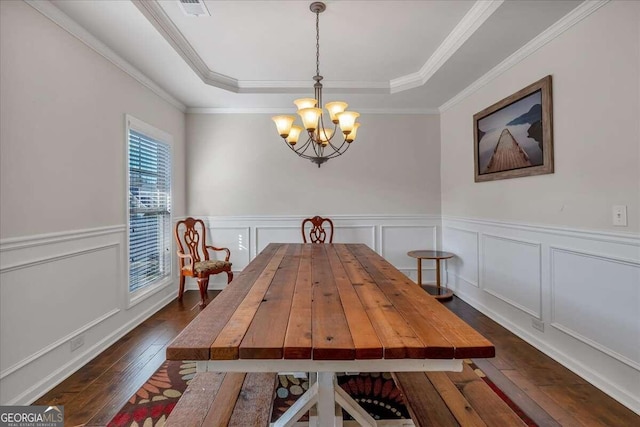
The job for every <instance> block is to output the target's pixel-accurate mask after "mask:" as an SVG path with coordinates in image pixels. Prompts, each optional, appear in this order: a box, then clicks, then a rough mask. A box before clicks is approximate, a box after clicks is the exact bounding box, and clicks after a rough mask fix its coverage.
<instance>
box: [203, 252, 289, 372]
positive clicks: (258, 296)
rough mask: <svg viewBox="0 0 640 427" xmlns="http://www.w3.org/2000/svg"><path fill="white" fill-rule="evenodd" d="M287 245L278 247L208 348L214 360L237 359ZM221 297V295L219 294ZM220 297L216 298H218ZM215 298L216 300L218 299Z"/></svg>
mask: <svg viewBox="0 0 640 427" xmlns="http://www.w3.org/2000/svg"><path fill="white" fill-rule="evenodd" d="M288 247H289V245H282V246H280V247H279V248H278V249H277V251H276V253H275V255H274V256H273V258H271V260H270V261H269V263H268V264H267V265H266V267H265V268H264V270H263V271H262V273H260V276H258V278H257V279H256V280H255V282H254V283H253V286H252V287H251V289H250V290H249V292H248V293H247V295H246V296H245V297H244V299H243V300H242V302H241V303H240V305H238V306H237V308H236V310H235V311H234V313H233V315H232V316H231V318H230V319H229V321H228V322H227V324H226V325H225V326H224V328H222V330H221V331H220V333H219V334H218V336H217V337H216V339H215V341H213V344H211V348H210V350H209V351H210V357H211V359H214V360H233V359H238V357H239V346H240V343H241V342H242V339H243V338H244V335H245V333H246V332H247V329H248V328H249V325H251V321H252V320H253V317H254V316H255V314H256V311H257V310H258V307H260V303H261V302H262V299H263V298H264V295H265V293H266V292H267V289H269V286H270V285H271V281H272V280H273V277H274V276H275V274H276V272H277V271H278V267H279V266H280V263H281V262H282V260H283V258H284V255H285V253H286V251H287V249H288ZM221 295H222V294H221ZM219 297H220V296H218V298H219ZM218 298H216V299H218ZM214 301H215V300H214Z"/></svg>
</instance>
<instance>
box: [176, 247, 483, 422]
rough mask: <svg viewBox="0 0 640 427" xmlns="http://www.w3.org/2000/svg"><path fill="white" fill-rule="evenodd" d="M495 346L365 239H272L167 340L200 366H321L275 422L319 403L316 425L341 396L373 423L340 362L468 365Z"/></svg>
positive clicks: (388, 368)
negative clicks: (342, 383) (340, 378)
mask: <svg viewBox="0 0 640 427" xmlns="http://www.w3.org/2000/svg"><path fill="white" fill-rule="evenodd" d="M494 355H495V349H494V347H493V345H492V344H491V343H490V342H489V341H488V340H487V339H486V338H484V337H483V336H482V335H480V334H479V333H478V332H477V331H475V330H474V329H473V328H471V327H470V326H469V325H467V324H466V323H465V322H464V321H462V320H461V319H460V318H458V317H457V316H456V315H455V314H453V313H452V312H451V311H449V310H448V309H447V308H446V307H444V306H443V305H442V304H441V303H440V302H438V301H437V300H436V299H434V298H433V297H432V296H430V295H429V294H427V293H426V292H424V291H423V290H422V289H420V288H418V287H417V286H415V284H414V283H413V282H412V281H411V280H410V279H409V278H408V277H407V276H405V275H404V274H403V273H402V272H400V271H399V270H397V269H396V268H395V267H394V266H392V265H391V264H390V263H389V262H388V261H386V260H385V259H384V258H382V257H381V256H380V255H378V254H377V253H376V252H374V251H373V250H372V249H370V248H369V247H368V246H366V245H364V244H280V243H272V244H269V245H268V246H267V247H266V248H265V249H264V250H263V251H262V252H261V253H260V254H259V255H258V256H257V257H256V258H255V259H254V260H253V261H252V262H251V263H250V264H249V265H248V266H247V267H246V268H245V269H244V271H243V272H242V273H241V274H239V275H238V276H236V278H235V279H234V280H233V282H231V284H229V285H228V286H227V287H226V288H225V289H224V290H223V291H222V292H221V293H220V294H219V295H218V296H217V297H216V298H215V299H213V300H212V301H211V302H210V303H209V305H208V306H207V307H206V308H205V309H204V310H203V311H202V312H201V313H200V314H199V315H198V316H197V317H196V318H195V319H194V320H193V321H192V322H191V323H190V324H189V325H188V326H187V327H186V328H185V329H184V330H183V331H182V332H181V333H180V334H179V335H178V337H176V339H175V340H174V341H173V342H172V343H171V345H170V346H169V347H168V348H167V359H169V360H195V361H196V362H197V367H198V370H199V371H219V372H292V371H296V372H297V371H299V372H314V373H317V381H316V382H315V383H314V384H313V385H311V386H310V387H309V389H308V390H307V391H306V393H305V394H303V395H302V396H301V397H300V398H299V399H298V400H297V401H296V403H295V404H294V405H293V406H291V408H289V410H288V411H287V412H285V414H284V415H283V416H282V417H281V418H280V419H279V420H277V422H276V423H275V424H274V425H276V426H288V425H292V424H293V423H294V422H295V421H296V420H297V419H299V418H300V417H301V416H302V415H303V414H304V413H305V412H307V411H308V410H309V409H310V408H311V407H313V406H315V407H316V410H317V419H318V424H319V425H321V426H333V425H336V424H334V423H336V413H337V412H339V411H337V409H338V407H337V406H336V405H338V406H339V407H341V408H343V409H344V410H346V411H347V412H348V413H349V414H351V416H352V417H353V418H354V419H355V420H356V421H357V422H359V423H360V424H361V425H365V426H367V425H370V426H375V425H376V421H375V420H374V419H373V418H372V417H371V416H370V415H369V414H367V413H366V411H364V409H362V408H361V407H360V406H359V405H358V404H357V402H355V401H354V400H353V399H352V398H351V397H350V396H349V395H348V394H347V393H346V392H345V391H343V390H342V388H341V387H339V386H338V385H337V384H336V375H335V373H336V372H412V371H461V370H462V362H463V359H466V358H486V357H493V356H494ZM338 424H339V423H338Z"/></svg>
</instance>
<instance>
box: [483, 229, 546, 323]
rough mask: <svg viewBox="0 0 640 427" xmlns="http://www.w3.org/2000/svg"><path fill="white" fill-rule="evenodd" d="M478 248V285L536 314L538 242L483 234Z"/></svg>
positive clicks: (529, 312) (539, 285) (538, 283)
mask: <svg viewBox="0 0 640 427" xmlns="http://www.w3.org/2000/svg"><path fill="white" fill-rule="evenodd" d="M482 249H483V263H482V282H481V283H482V288H483V289H484V290H485V291H486V292H489V293H490V294H492V295H494V296H496V297H498V298H500V299H501V300H503V301H505V302H506V303H508V304H511V305H513V306H514V307H517V308H519V309H520V310H522V311H524V312H525V313H528V314H530V315H532V316H535V317H537V318H540V317H541V316H542V315H541V302H540V298H541V297H540V293H541V286H542V285H541V281H540V280H541V277H540V276H541V273H540V268H541V253H540V244H539V243H530V242H526V241H522V240H514V239H508V238H504V237H500V236H493V235H488V234H483V235H482Z"/></svg>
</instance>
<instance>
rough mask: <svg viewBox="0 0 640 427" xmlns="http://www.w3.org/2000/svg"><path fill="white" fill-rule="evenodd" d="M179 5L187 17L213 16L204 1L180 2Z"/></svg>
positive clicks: (187, 0) (189, 0)
mask: <svg viewBox="0 0 640 427" xmlns="http://www.w3.org/2000/svg"><path fill="white" fill-rule="evenodd" d="M178 3H179V4H180V9H182V11H183V12H184V14H185V15H187V16H211V14H210V13H209V9H207V6H206V5H205V4H204V0H178Z"/></svg>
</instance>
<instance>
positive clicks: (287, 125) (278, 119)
mask: <svg viewBox="0 0 640 427" xmlns="http://www.w3.org/2000/svg"><path fill="white" fill-rule="evenodd" d="M295 119H296V118H295V117H294V116H274V117H271V120H273V121H274V122H275V124H276V128H278V133H279V134H280V136H281V137H283V138H286V137H287V136H288V135H289V131H290V130H291V126H292V125H293V121H294V120H295Z"/></svg>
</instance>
